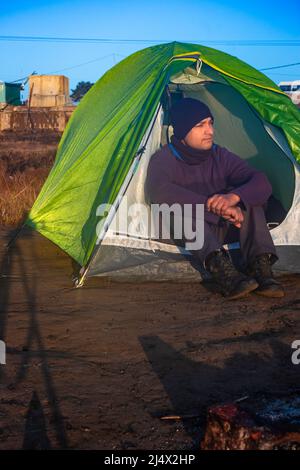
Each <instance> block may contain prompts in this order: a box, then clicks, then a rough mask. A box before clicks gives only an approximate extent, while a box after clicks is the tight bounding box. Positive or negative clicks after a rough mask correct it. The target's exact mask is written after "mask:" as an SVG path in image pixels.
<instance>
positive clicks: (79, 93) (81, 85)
mask: <svg viewBox="0 0 300 470" xmlns="http://www.w3.org/2000/svg"><path fill="white" fill-rule="evenodd" d="M93 85H94V84H93V83H91V82H78V83H77V85H76V88H75V89H74V90H71V92H72V93H71V95H70V96H71V98H72V100H74V101H80V100H81V98H82V97H83V96H84V95H85V94H86V93H87V92H88V91H89V89H90V88H91V87H92V86H93Z"/></svg>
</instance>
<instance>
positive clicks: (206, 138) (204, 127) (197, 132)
mask: <svg viewBox="0 0 300 470" xmlns="http://www.w3.org/2000/svg"><path fill="white" fill-rule="evenodd" d="M213 137H214V127H213V120H212V118H211V117H208V118H206V119H203V120H202V121H200V122H199V123H198V124H196V125H195V126H194V127H193V128H192V129H191V130H190V131H189V133H188V134H187V135H186V136H185V138H184V139H183V140H182V142H183V143H184V144H186V145H189V146H190V147H193V148H195V149H199V150H209V149H210V148H211V147H212V145H213Z"/></svg>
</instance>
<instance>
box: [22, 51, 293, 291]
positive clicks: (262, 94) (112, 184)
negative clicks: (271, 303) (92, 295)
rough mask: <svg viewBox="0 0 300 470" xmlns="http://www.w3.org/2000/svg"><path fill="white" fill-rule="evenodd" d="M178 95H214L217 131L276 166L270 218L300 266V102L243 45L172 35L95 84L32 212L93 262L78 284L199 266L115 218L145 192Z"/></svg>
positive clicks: (73, 252)
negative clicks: (239, 51) (233, 48)
mask: <svg viewBox="0 0 300 470" xmlns="http://www.w3.org/2000/svg"><path fill="white" fill-rule="evenodd" d="M178 96H180V97H181V96H190V97H194V98H198V99H200V100H202V101H204V102H206V103H207V104H208V105H209V107H210V108H211V110H212V112H213V114H214V117H215V142H216V143H219V144H220V145H222V146H224V147H227V148H228V149H230V150H231V151H233V152H234V153H236V154H238V155H239V156H240V157H242V158H245V159H247V160H248V162H249V164H250V165H253V166H255V167H257V168H259V169H261V170H262V171H264V172H265V173H266V174H267V176H268V177H269V180H270V181H271V183H272V186H273V195H274V197H275V200H276V201H277V202H279V203H280V204H279V205H278V207H279V206H280V210H278V207H277V208H276V207H275V209H274V211H273V213H272V214H271V215H270V218H269V220H268V221H269V223H270V225H269V228H270V230H271V234H272V237H273V240H274V242H275V245H276V246H277V248H278V252H279V256H280V262H278V263H277V264H278V265H279V266H280V267H281V268H282V269H289V270H292V271H296V272H297V271H298V272H299V269H300V231H299V230H298V226H299V218H300V176H299V162H300V113H299V110H298V109H297V108H296V106H295V105H294V104H293V103H292V102H291V101H290V99H289V98H288V97H287V96H286V95H285V94H284V93H283V92H282V91H281V90H280V89H279V88H278V87H277V86H276V85H275V84H274V83H273V82H272V81H271V80H270V79H269V78H267V77H266V76H265V75H263V74H262V73H260V72H259V71H257V70H256V69H254V68H253V67H251V66H249V65H247V64H246V63H244V62H242V61H241V60H239V59H237V58H236V57H233V56H231V55H228V54H225V53H224V52H220V51H217V50H215V49H212V48H208V47H204V46H201V45H198V44H186V43H178V42H172V43H168V44H162V45H158V46H154V47H149V48H146V49H143V50H141V51H138V52H136V53H134V54H132V55H130V56H129V57H127V58H126V59H124V60H123V61H121V62H120V63H118V64H117V65H115V66H114V67H113V68H112V69H110V70H109V71H108V72H106V73H105V74H104V75H103V76H102V77H101V78H100V79H99V80H98V81H97V83H96V84H95V85H94V86H93V87H92V88H91V89H90V90H89V92H88V93H87V94H86V95H85V97H84V98H83V99H82V101H81V102H80V104H79V106H78V108H77V109H76V111H75V112H74V113H73V115H72V117H71V119H70V121H69V122H68V125H67V127H66V129H65V132H64V134H63V136H62V139H61V141H60V143H59V147H58V151H57V155H56V159H55V163H54V166H53V168H52V170H51V172H50V174H49V176H48V178H47V180H46V182H45V184H44V186H43V188H42V190H41V192H40V194H39V196H38V198H37V200H36V202H35V204H34V206H33V207H32V209H31V211H30V213H29V216H28V219H27V221H26V224H27V225H28V226H30V227H32V228H34V229H36V230H38V231H39V232H40V233H41V234H43V235H44V236H46V237H47V238H49V239H50V240H52V241H53V242H54V243H56V244H57V245H58V246H60V247H61V248H62V249H63V250H64V251H65V252H67V253H68V254H69V255H70V256H71V257H72V258H73V259H74V260H76V261H77V263H78V264H79V265H80V266H82V269H81V271H80V277H79V279H78V281H77V285H82V283H83V281H84V279H85V277H86V276H92V275H104V274H105V275H107V274H110V275H113V274H115V275H119V276H122V275H125V276H126V277H128V276H135V275H137V276H144V277H145V276H146V277H149V278H151V279H154V278H155V279H168V278H170V277H171V278H175V277H178V276H179V277H185V278H187V277H189V276H191V277H193V276H194V275H195V270H194V268H193V267H192V266H191V264H190V263H189V262H188V260H187V258H188V257H189V253H188V252H185V250H184V249H182V248H180V247H178V246H176V245H174V244H168V243H161V242H160V241H159V240H153V239H152V238H151V234H149V233H148V232H147V224H143V223H142V221H141V223H140V224H139V226H138V227H137V226H136V225H134V224H129V228H127V229H126V230H125V231H122V230H119V229H118V227H117V225H116V224H115V223H114V222H115V218H116V217H117V215H118V211H120V210H121V208H122V204H123V202H124V201H125V200H126V201H127V203H128V204H132V203H145V191H144V181H145V177H146V173H147V165H148V162H149V159H150V157H151V155H152V154H153V153H154V152H155V151H156V150H157V149H158V148H159V147H160V146H161V145H163V144H165V143H166V142H167V141H168V137H169V133H170V128H169V126H168V124H169V123H168V109H169V106H170V102H172V100H174V99H177V97H178ZM125 196H126V197H125ZM102 204H110V205H111V206H110V208H108V209H109V210H108V211H107V212H103V211H99V206H100V205H102ZM101 207H103V206H101ZM136 216H137V215H136V214H135V218H136ZM143 217H144V218H145V217H147V214H144V213H143V214H140V219H143ZM116 227H117V228H116ZM145 227H146V229H145ZM229 248H230V249H234V248H238V245H236V246H231V247H229Z"/></svg>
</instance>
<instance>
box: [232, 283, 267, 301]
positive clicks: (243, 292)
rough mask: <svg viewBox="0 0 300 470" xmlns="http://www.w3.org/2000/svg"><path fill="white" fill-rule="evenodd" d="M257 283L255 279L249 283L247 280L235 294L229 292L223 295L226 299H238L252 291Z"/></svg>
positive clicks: (256, 286)
mask: <svg viewBox="0 0 300 470" xmlns="http://www.w3.org/2000/svg"><path fill="white" fill-rule="evenodd" d="M258 286H259V284H258V283H257V282H256V281H254V280H253V281H252V282H251V283H250V282H248V283H247V284H246V286H245V287H244V288H243V289H242V290H241V291H240V292H236V293H235V294H229V295H227V296H225V298H226V300H236V299H240V298H242V297H245V296H246V295H248V294H250V292H253V291H254V290H255V289H257V288H258Z"/></svg>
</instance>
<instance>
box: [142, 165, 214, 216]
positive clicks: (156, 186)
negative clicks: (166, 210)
mask: <svg viewBox="0 0 300 470" xmlns="http://www.w3.org/2000/svg"><path fill="white" fill-rule="evenodd" d="M170 173H171V172H169V171H167V169H166V168H165V167H164V165H163V164H160V162H159V158H155V157H154V158H152V159H151V160H150V163H149V166H148V173H147V178H146V192H147V195H148V197H149V200H150V202H151V203H152V204H163V203H166V204H168V205H170V206H171V205H172V204H175V203H178V204H180V205H181V206H183V204H191V205H192V206H193V214H195V213H196V212H195V206H196V204H203V205H204V219H205V220H206V221H207V222H209V223H212V224H215V225H217V224H218V222H219V220H220V217H219V216H218V215H217V214H214V213H213V212H209V211H208V210H207V208H206V203H207V200H208V197H207V196H204V195H201V194H198V193H195V192H194V191H191V190H189V189H186V188H184V187H183V186H180V185H178V184H176V183H173V181H172V176H171V174H170Z"/></svg>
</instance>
